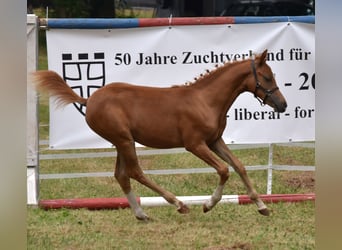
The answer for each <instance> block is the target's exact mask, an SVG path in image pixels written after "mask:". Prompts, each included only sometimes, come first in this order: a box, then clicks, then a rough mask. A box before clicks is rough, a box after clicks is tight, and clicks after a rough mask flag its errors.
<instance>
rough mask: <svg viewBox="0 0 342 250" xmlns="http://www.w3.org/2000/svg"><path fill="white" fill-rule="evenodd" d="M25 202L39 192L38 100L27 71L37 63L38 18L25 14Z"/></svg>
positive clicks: (35, 199) (30, 201)
mask: <svg viewBox="0 0 342 250" xmlns="http://www.w3.org/2000/svg"><path fill="white" fill-rule="evenodd" d="M26 36H27V73H28V78H27V129H26V131H27V152H26V159H27V164H26V166H27V204H28V205H37V204H38V193H39V191H38V190H39V187H38V184H39V179H38V178H39V167H38V166H39V159H38V150H39V139H38V107H37V106H38V101H37V93H36V91H35V89H34V88H33V85H32V84H31V82H30V77H29V73H30V72H32V71H35V70H37V65H38V19H37V17H36V16H35V15H27V29H26Z"/></svg>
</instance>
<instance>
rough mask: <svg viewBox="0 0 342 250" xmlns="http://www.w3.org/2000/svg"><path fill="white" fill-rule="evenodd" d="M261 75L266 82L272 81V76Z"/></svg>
mask: <svg viewBox="0 0 342 250" xmlns="http://www.w3.org/2000/svg"><path fill="white" fill-rule="evenodd" d="M262 77H263V78H264V79H265V80H266V81H268V82H270V81H272V77H268V76H265V75H262Z"/></svg>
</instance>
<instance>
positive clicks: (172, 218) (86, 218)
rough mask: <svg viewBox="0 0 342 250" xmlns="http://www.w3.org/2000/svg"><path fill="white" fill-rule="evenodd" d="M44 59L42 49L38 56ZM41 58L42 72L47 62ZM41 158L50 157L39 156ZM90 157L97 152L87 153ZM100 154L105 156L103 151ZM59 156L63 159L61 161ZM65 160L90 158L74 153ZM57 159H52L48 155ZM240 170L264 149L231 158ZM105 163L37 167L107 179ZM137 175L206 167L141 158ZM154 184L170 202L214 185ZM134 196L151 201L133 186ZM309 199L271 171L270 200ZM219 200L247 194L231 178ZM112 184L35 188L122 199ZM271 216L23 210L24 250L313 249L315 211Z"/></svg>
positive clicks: (171, 180)
mask: <svg viewBox="0 0 342 250" xmlns="http://www.w3.org/2000/svg"><path fill="white" fill-rule="evenodd" d="M41 51H43V52H44V47H43V50H41ZM42 54H43V55H41V56H40V57H39V58H40V59H39V60H40V68H41V69H44V68H46V55H44V53H42ZM40 125H41V126H40V137H41V139H48V126H47V125H48V100H47V99H46V97H41V98H40ZM41 150H42V152H41V153H42V154H43V153H51V151H49V150H46V149H45V148H43V147H42V148H41ZM92 151H95V150H92ZM101 151H103V150H101ZM64 152H65V151H62V153H64ZM66 152H88V151H87V150H75V151H66ZM54 153H56V152H54ZM234 153H235V154H236V155H237V156H238V157H239V158H240V160H241V161H242V162H243V163H244V164H245V165H265V164H267V161H268V149H267V148H258V149H248V150H235V151H234ZM314 157H315V151H314V149H310V148H301V147H291V148H290V147H282V146H275V147H274V151H273V163H274V164H286V165H314V164H315V163H314ZM114 160H115V159H111V158H92V159H68V160H41V161H40V173H42V174H43V173H66V172H69V173H72V172H102V171H113V166H114ZM139 160H140V164H141V166H142V168H143V169H168V168H190V167H206V166H205V164H204V163H203V162H202V161H200V160H198V159H197V158H195V157H194V156H192V155H191V154H189V153H182V154H177V155H154V156H143V157H140V159H139ZM248 174H249V176H250V178H251V180H252V181H253V183H254V184H255V188H256V189H257V190H258V192H259V193H265V192H266V180H267V172H266V171H250V172H249V173H248ZM150 178H152V179H153V180H154V181H156V182H157V183H159V184H160V185H161V186H163V187H164V188H166V189H168V190H170V191H172V192H173V193H175V194H176V195H205V194H211V193H212V192H213V190H214V188H215V187H216V185H217V183H218V177H217V175H215V174H191V175H167V176H165V175H151V176H150ZM132 186H133V189H134V190H135V192H136V193H137V195H139V196H155V195H156V194H155V193H153V192H152V191H151V190H149V189H147V188H145V187H143V186H142V185H140V184H138V183H136V182H133V183H132ZM308 192H314V177H313V173H311V172H298V171H274V172H273V193H308ZM224 193H225V194H245V188H244V186H243V184H242V182H241V181H240V178H239V177H238V176H237V175H236V174H235V173H232V175H231V177H230V179H229V181H228V183H227V185H226V187H225V190H224ZM121 196H122V191H121V189H120V188H119V186H118V184H117V182H116V180H115V179H114V177H103V178H78V179H56V180H40V198H41V199H57V198H79V197H87V198H89V197H121ZM268 206H269V208H271V210H272V214H271V216H269V217H264V216H261V215H259V214H258V212H257V211H256V206H255V205H243V206H242V205H230V204H219V205H217V206H216V207H215V208H214V209H213V210H212V211H210V212H209V213H206V214H204V213H203V212H202V208H201V207H200V206H191V207H190V208H191V212H190V213H189V214H187V215H181V214H178V213H177V212H176V210H175V208H174V207H172V206H166V207H154V208H144V210H145V212H146V213H147V214H148V215H149V216H150V217H151V218H152V219H153V220H152V221H150V222H149V223H142V222H140V221H137V220H136V219H135V218H134V216H133V215H132V212H131V211H130V210H129V209H119V210H99V211H89V210H86V209H78V210H68V209H60V210H49V211H45V210H42V209H39V208H33V207H28V213H27V214H28V216H27V232H28V234H27V249H32V250H40V249H42V250H46V249H82V250H83V249H85V250H87V249H89V250H90V249H134V250H135V249H152V250H153V249H207V250H225V249H275V250H277V249H281V250H282V249H314V248H315V216H314V210H315V204H314V203H313V202H301V203H278V204H269V205H268Z"/></svg>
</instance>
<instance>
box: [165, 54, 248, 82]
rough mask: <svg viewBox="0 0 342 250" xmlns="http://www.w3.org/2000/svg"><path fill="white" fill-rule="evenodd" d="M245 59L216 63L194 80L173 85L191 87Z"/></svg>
mask: <svg viewBox="0 0 342 250" xmlns="http://www.w3.org/2000/svg"><path fill="white" fill-rule="evenodd" d="M244 61H245V60H243V61H233V62H231V61H227V62H224V63H223V64H221V65H220V64H216V65H215V67H214V68H213V69H211V70H209V69H206V70H205V72H204V73H201V74H200V75H199V76H197V77H195V78H194V80H193V81H187V82H185V83H184V84H181V85H173V86H172V87H173V88H174V87H189V86H192V85H194V84H196V83H198V82H199V81H201V80H203V79H205V78H208V77H210V76H212V75H213V74H214V73H218V72H220V71H222V70H226V69H227V68H228V67H230V66H232V65H235V64H239V63H242V62H244Z"/></svg>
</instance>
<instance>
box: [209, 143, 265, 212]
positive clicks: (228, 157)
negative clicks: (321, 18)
mask: <svg viewBox="0 0 342 250" xmlns="http://www.w3.org/2000/svg"><path fill="white" fill-rule="evenodd" d="M211 149H212V150H213V151H214V152H215V153H216V154H217V155H218V156H219V157H220V158H221V159H223V160H224V161H226V162H227V163H228V164H229V165H231V166H232V167H233V168H234V170H235V171H236V172H237V173H238V174H239V176H240V177H241V179H242V181H243V183H244V184H245V186H246V188H247V193H248V195H249V197H250V198H251V200H252V201H254V203H255V204H256V205H257V206H258V211H259V213H260V214H262V215H266V216H268V215H269V214H270V212H269V210H268V208H267V207H266V205H265V204H264V202H263V201H262V200H261V199H260V198H259V195H258V193H257V192H256V191H255V189H254V188H253V185H252V183H251V181H250V179H249V178H248V175H247V171H246V169H245V167H244V166H243V164H242V163H241V162H240V161H239V159H238V158H237V157H236V156H235V155H233V153H232V152H231V151H230V150H229V148H228V147H227V145H226V144H225V143H224V141H223V139H222V138H221V139H219V140H218V141H217V142H216V143H215V144H213V145H211Z"/></svg>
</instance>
